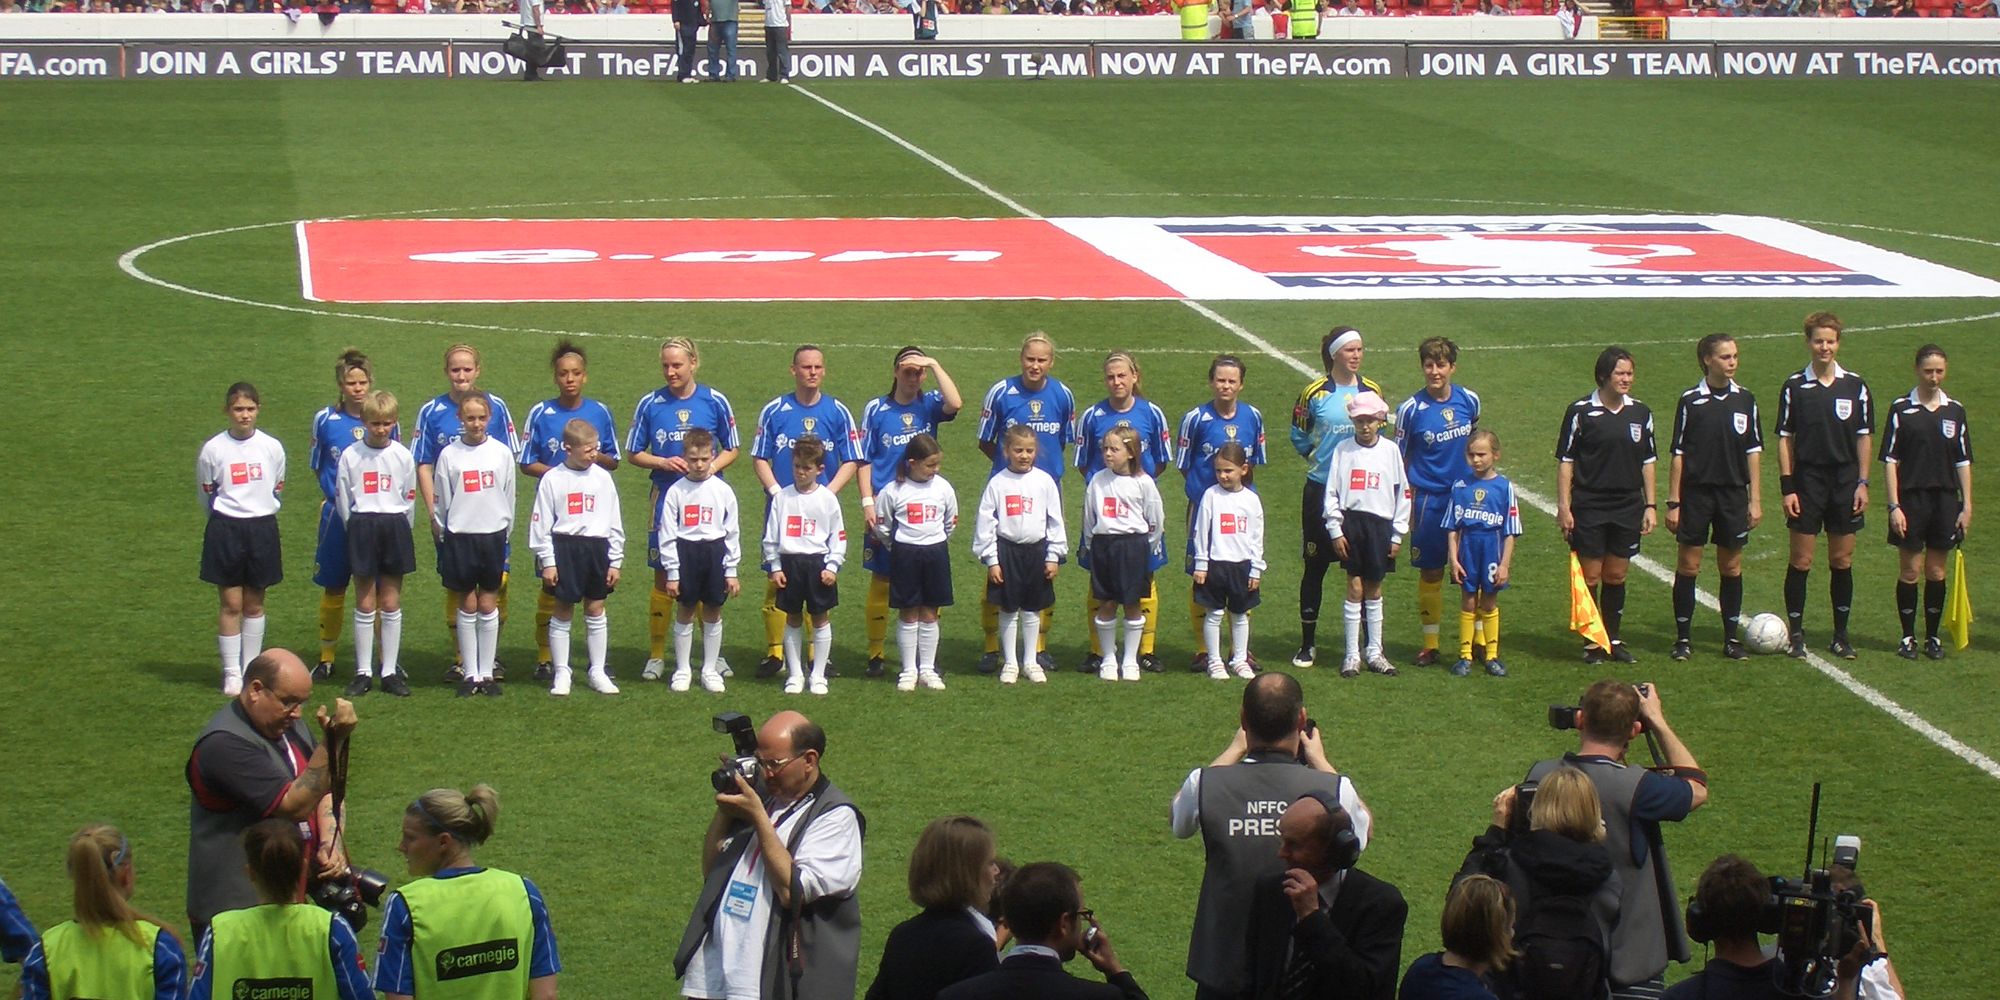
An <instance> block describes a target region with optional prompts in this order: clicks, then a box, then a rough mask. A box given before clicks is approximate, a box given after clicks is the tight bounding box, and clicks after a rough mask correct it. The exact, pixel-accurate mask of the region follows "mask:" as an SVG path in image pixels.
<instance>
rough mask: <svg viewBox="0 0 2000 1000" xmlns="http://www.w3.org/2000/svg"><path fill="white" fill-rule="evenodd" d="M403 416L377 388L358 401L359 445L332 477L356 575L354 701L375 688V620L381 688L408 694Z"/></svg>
mask: <svg viewBox="0 0 2000 1000" xmlns="http://www.w3.org/2000/svg"><path fill="white" fill-rule="evenodd" d="M398 412H399V411H398V408H397V405H396V397H395V396H393V395H391V394H389V393H387V392H384V391H382V390H380V389H376V390H375V391H373V392H370V393H369V394H368V398H367V399H364V400H362V402H361V423H362V427H363V437H362V438H361V442H360V443H359V444H354V445H350V446H348V448H347V450H346V451H343V452H341V453H340V471H339V472H338V473H336V474H335V475H334V496H333V502H334V509H335V511H337V512H338V513H339V514H340V520H341V523H342V524H344V525H346V526H347V567H348V570H349V571H350V572H352V573H353V574H354V680H353V681H352V682H351V683H349V684H348V685H347V697H349V698H359V697H361V696H362V695H364V694H367V693H368V689H369V687H370V686H371V684H372V683H373V676H372V672H371V670H370V669H369V666H370V665H369V662H368V661H369V659H370V656H369V653H370V652H371V647H372V646H373V645H374V643H375V626H376V623H377V622H378V621H379V622H380V623H381V626H382V690H383V691H385V692H387V693H389V694H392V695H395V696H396V697H398V698H407V697H409V696H410V684H409V682H408V681H406V680H404V679H403V675H402V674H400V673H397V671H396V659H397V656H398V654H399V653H400V652H401V650H402V647H403V577H404V576H405V575H406V574H408V573H411V572H414V571H415V570H416V568H417V549H416V546H415V544H414V543H413V542H412V541H411V539H410V529H411V528H412V527H413V526H414V525H415V524H416V510H417V460H416V458H415V457H414V456H413V455H411V454H410V449H408V448H406V447H404V446H403V443H402V442H401V441H397V440H396V439H395V438H394V437H393V433H394V431H395V430H396V418H397V416H398ZM510 454H511V452H510ZM378 609H379V612H380V613H379V614H378V613H377V612H378Z"/></svg>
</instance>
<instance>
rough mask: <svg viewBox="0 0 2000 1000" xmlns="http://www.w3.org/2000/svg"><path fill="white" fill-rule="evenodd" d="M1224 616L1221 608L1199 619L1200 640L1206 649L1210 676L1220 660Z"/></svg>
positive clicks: (1212, 610)
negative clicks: (1205, 645)
mask: <svg viewBox="0 0 2000 1000" xmlns="http://www.w3.org/2000/svg"><path fill="white" fill-rule="evenodd" d="M1225 614H1226V612H1224V611H1223V610H1222V609H1221V608H1214V609H1211V610H1210V611H1209V612H1208V614H1205V615H1203V616H1202V618H1201V639H1202V642H1204V643H1205V644H1207V647H1208V664H1209V667H1210V668H1211V669H1210V670H1209V673H1210V674H1214V673H1215V670H1214V669H1213V668H1214V667H1215V665H1216V664H1217V663H1218V662H1219V661H1220V660H1221V659H1222V619H1223V616H1224V615H1225Z"/></svg>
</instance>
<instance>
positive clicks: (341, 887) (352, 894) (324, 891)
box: [306, 868, 389, 934]
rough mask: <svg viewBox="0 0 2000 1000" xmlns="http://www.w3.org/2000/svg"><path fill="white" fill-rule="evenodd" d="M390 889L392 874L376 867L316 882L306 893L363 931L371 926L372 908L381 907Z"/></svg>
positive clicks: (358, 930)
mask: <svg viewBox="0 0 2000 1000" xmlns="http://www.w3.org/2000/svg"><path fill="white" fill-rule="evenodd" d="M388 888H389V876H387V875H384V874H382V873H381V872H378V871H376V870H374V869H373V868H356V869H354V870H353V871H351V872H349V873H348V875H347V877H346V878H337V879H329V880H327V881H323V882H315V883H313V887H312V889H311V890H309V891H308V892H307V893H306V895H307V896H308V897H309V898H311V899H312V901H313V902H314V903H316V904H318V905H319V907H320V908H321V909H324V910H332V911H333V912H335V913H338V914H340V915H341V917H342V918H344V919H345V920H346V921H347V925H348V926H349V927H351V928H353V929H354V933H356V934H359V933H361V929H362V928H363V927H366V926H368V908H369V907H371V906H376V907H379V906H381V905H382V894H383V893H384V892H386V891H388Z"/></svg>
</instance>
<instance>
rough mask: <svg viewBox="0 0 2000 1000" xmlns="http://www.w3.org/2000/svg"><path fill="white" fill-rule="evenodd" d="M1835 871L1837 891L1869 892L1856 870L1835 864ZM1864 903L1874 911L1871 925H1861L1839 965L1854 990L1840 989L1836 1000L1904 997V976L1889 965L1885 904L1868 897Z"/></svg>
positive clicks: (1899, 999)
mask: <svg viewBox="0 0 2000 1000" xmlns="http://www.w3.org/2000/svg"><path fill="white" fill-rule="evenodd" d="M1832 873H1833V889H1834V891H1835V892H1847V891H1849V890H1852V891H1853V892H1854V894H1855V895H1857V896H1864V895H1865V893H1863V892H1862V889H1861V883H1860V882H1859V881H1857V880H1856V879H1855V877H1854V869H1852V868H1849V867H1847V866H1845V865H1840V864H1835V865H1833V867H1832ZM1861 902H1862V904H1863V905H1865V906H1867V907H1868V908H1869V910H1870V911H1871V912H1870V914H1869V919H1868V925H1867V926H1866V927H1861V928H1858V930H1859V932H1860V940H1858V941H1856V942H1855V943H1854V950H1853V951H1851V952H1849V953H1848V954H1847V955H1845V956H1843V957H1842V958H1841V960H1840V964H1839V966H1838V967H1837V972H1838V974H1839V976H1840V982H1841V983H1842V984H1847V983H1849V982H1852V983H1853V985H1854V990H1853V992H1848V991H1846V990H1841V991H1838V992H1837V993H1836V994H1835V997H1836V1000H1903V979H1902V977H1901V976H1898V975H1896V967H1895V966H1894V965H1891V964H1889V942H1888V940H1887V939H1885V938H1883V937H1882V904H1880V903H1877V902H1875V901H1874V900H1872V899H1866V898H1864V899H1862V900H1861Z"/></svg>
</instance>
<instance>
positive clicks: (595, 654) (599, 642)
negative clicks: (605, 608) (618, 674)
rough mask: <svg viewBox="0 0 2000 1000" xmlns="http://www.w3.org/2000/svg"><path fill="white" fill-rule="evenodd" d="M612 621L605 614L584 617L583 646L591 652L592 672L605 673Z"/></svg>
mask: <svg viewBox="0 0 2000 1000" xmlns="http://www.w3.org/2000/svg"><path fill="white" fill-rule="evenodd" d="M610 645H611V622H610V621H609V620H608V619H606V618H605V617H604V616H603V615H596V616H592V615H585V616H584V617H583V648H584V649H586V650H588V651H589V653H590V672H591V673H593V674H602V673H604V657H605V654H606V653H607V652H609V650H610Z"/></svg>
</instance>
